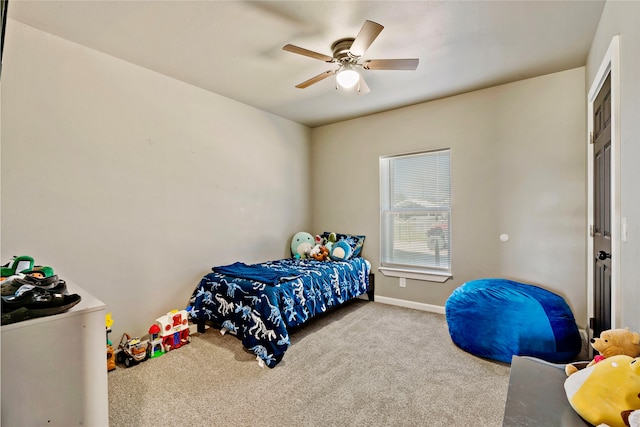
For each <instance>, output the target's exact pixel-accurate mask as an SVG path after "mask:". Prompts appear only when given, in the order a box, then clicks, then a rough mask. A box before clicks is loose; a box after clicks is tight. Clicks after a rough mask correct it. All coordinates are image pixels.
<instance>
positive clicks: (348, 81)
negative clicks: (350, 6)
mask: <svg viewBox="0 0 640 427" xmlns="http://www.w3.org/2000/svg"><path fill="white" fill-rule="evenodd" d="M383 28H384V27H383V26H382V25H380V24H378V23H376V22H373V21H364V24H363V25H362V28H360V32H359V33H358V35H357V36H356V38H352V37H348V38H343V39H340V40H336V41H335V42H333V44H332V45H331V50H332V52H333V56H329V55H324V54H322V53H318V52H314V51H312V50H308V49H305V48H302V47H298V46H295V45H292V44H287V45H285V46H283V47H282V49H283V50H286V51H287V52H292V53H297V54H298V55H304V56H308V57H310V58H314V59H319V60H321V61H324V62H328V63H335V64H337V65H338V68H337V69H335V70H328V71H325V72H324V73H320V74H318V75H317V76H315V77H312V78H310V79H309V80H306V81H304V82H302V83H300V84H298V85H296V87H297V88H299V89H304V88H306V87H309V86H311V85H312V84H314V83H318V82H319V81H321V80H324V79H326V78H327V77H329V76H332V75H334V74H335V75H336V82H337V84H339V85H340V86H342V87H344V88H352V87H354V86H356V85H357V87H356V89H357V91H358V92H360V93H368V92H369V91H370V90H369V87H368V86H367V84H366V82H365V81H364V79H363V78H362V76H361V75H360V73H358V71H356V69H357V68H363V69H365V70H415V69H416V68H418V59H417V58H413V59H367V60H366V61H363V62H360V60H361V58H362V56H363V55H364V53H365V51H366V50H367V49H368V48H369V46H371V43H373V41H374V40H375V39H376V37H378V34H380V32H381V31H382V29H383Z"/></svg>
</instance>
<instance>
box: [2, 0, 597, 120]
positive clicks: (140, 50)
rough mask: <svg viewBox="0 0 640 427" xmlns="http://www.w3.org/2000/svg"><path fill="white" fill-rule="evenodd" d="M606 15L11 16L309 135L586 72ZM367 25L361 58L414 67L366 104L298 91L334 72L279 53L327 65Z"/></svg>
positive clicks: (161, 7) (91, 4) (135, 10)
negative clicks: (336, 46)
mask: <svg viewBox="0 0 640 427" xmlns="http://www.w3.org/2000/svg"><path fill="white" fill-rule="evenodd" d="M603 6H604V0H589V1H500V2H494V1H259V2H249V1H168V0H161V1H160V0H146V1H143V0H139V1H103V0H90V1H55V0H45V1H34V0H29V1H26V0H10V1H9V14H8V15H9V18H11V19H14V20H16V21H19V22H22V23H24V24H27V25H30V26H32V27H35V28H37V29H40V30H42V31H46V32H48V33H51V34H54V35H56V36H59V37H62V38H65V39H68V40H70V41H73V42H76V43H79V44H82V45H84V46H87V47H90V48H93V49H96V50H98V51H101V52H104V53H106V54H109V55H113V56H115V57H117V58H121V59H124V60H126V61H129V62H131V63H134V64H137V65H140V66H142V67H145V68H148V69H150V70H154V71H157V72H159V73H162V74H165V75H168V76H171V77H173V78H176V79H178V80H181V81H184V82H187V83H190V84H192V85H195V86H198V87H201V88H203V89H206V90H209V91H212V92H215V93H218V94H221V95H224V96H226V97H228V98H232V99H235V100H238V101H240V102H243V103H245V104H248V105H252V106H254V107H257V108H260V109H262V110H265V111H269V112H272V113H274V114H277V115H279V116H282V117H285V118H288V119H290V120H293V121H296V122H299V123H302V124H305V125H308V126H311V127H316V126H320V125H324V124H328V123H332V122H337V121H341V120H345V119H349V118H353V117H359V116H362V115H366V114H371V113H374V112H379V111H384V110H388V109H392V108H397V107H402V106H406V105H411V104H415V103H420V102H424V101H429V100H433V99H437V98H442V97H446V96H451V95H455V94H460V93H463V92H467V91H470V90H475V89H480V88H485V87H490V86H494V85H497V84H502V83H507V82H511V81H516V80H521V79H525V78H530V77H534V76H539V75H544V74H548V73H553V72H557V71H562V70H567V69H571V68H575V67H579V66H583V65H584V64H585V62H586V57H587V53H588V50H589V46H590V45H591V41H592V39H593V36H594V33H595V31H596V28H597V25H598V21H599V19H600V14H601V12H602V8H603ZM366 19H368V20H371V21H375V22H378V23H380V24H382V25H383V26H384V27H385V28H384V30H383V31H382V32H381V33H380V35H379V36H378V38H377V39H376V40H375V41H374V42H373V44H372V45H371V47H370V48H369V49H368V51H367V52H366V53H365V55H364V57H363V58H364V59H383V58H419V59H420V65H419V66H418V69H417V70H416V71H372V70H363V71H362V73H363V76H364V78H365V80H366V82H367V84H368V86H369V88H370V89H371V92H370V93H368V94H366V95H357V94H354V93H344V92H341V91H336V89H335V79H334V78H333V77H330V78H327V79H325V80H323V81H321V82H319V83H316V84H315V85H312V86H310V87H308V88H306V89H296V88H295V87H294V86H295V85H296V84H298V83H301V82H303V81H305V80H307V79H309V78H311V77H313V76H315V75H317V74H319V73H321V72H323V71H327V70H331V69H334V68H336V66H335V65H334V64H327V63H325V62H322V61H319V60H315V59H312V58H308V57H305V56H300V55H295V54H293V53H290V52H285V51H283V50H282V46H283V45H285V44H287V43H292V44H294V45H297V46H300V47H304V48H306V49H310V50H313V51H316V52H320V53H324V54H327V55H331V48H330V46H331V43H333V42H334V41H335V40H337V39H340V38H343V37H355V36H356V34H357V33H358V31H359V29H360V27H361V26H362V24H363V22H364V21H365V20H366ZM7 25H11V21H9V23H8V24H7ZM10 42H11V40H9V39H7V43H10ZM5 60H6V58H5Z"/></svg>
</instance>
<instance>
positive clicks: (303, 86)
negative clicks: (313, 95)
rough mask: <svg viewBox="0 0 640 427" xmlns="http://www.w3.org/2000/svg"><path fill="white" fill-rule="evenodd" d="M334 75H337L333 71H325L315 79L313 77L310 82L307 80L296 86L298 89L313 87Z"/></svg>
mask: <svg viewBox="0 0 640 427" xmlns="http://www.w3.org/2000/svg"><path fill="white" fill-rule="evenodd" d="M333 74H335V71H333V70H329V71H325V72H324V73H320V74H318V75H317V76H315V77H311V78H310V79H309V80H306V81H304V82H302V83H300V84H298V85H296V87H297V88H298V89H304V88H306V87H309V86H311V85H312V84H314V83H318V82H319V81H320V80H324V79H326V78H327V77H329V76H332V75H333Z"/></svg>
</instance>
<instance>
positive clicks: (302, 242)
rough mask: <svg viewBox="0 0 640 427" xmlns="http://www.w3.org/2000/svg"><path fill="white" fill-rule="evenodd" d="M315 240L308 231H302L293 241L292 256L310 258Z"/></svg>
mask: <svg viewBox="0 0 640 427" xmlns="http://www.w3.org/2000/svg"><path fill="white" fill-rule="evenodd" d="M314 244H315V240H314V238H313V236H312V235H311V234H310V233H307V232H306V231H300V232H298V233H296V234H295V235H294V236H293V239H291V256H292V257H294V258H308V256H309V252H310V251H311V248H313V245H314Z"/></svg>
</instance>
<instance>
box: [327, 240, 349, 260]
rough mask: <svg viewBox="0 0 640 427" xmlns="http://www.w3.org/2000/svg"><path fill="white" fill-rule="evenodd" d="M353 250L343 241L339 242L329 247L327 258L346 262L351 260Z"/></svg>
mask: <svg viewBox="0 0 640 427" xmlns="http://www.w3.org/2000/svg"><path fill="white" fill-rule="evenodd" d="M352 252H353V250H352V249H351V246H349V244H348V243H347V242H345V241H344V240H339V241H337V242H336V243H334V244H333V246H331V252H329V257H330V258H331V259H332V260H334V261H346V260H348V259H349V258H351V253H352Z"/></svg>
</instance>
